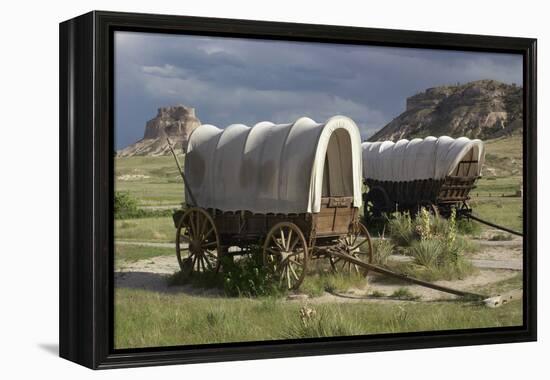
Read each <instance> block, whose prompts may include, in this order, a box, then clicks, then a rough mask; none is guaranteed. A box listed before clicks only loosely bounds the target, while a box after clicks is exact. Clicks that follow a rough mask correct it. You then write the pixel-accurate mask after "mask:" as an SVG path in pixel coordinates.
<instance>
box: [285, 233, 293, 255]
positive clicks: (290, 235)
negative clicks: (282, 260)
mask: <svg viewBox="0 0 550 380" xmlns="http://www.w3.org/2000/svg"><path fill="white" fill-rule="evenodd" d="M291 239H292V230H290V231H288V236H287V239H286V246H285V248H286V250H287V252H288V251H291V249H290V241H291Z"/></svg>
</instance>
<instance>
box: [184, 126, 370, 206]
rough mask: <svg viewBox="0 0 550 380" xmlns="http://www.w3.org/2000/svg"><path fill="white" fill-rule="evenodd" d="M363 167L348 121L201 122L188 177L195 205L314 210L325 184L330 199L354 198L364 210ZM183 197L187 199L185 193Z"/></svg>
mask: <svg viewBox="0 0 550 380" xmlns="http://www.w3.org/2000/svg"><path fill="white" fill-rule="evenodd" d="M361 165H362V162H361V136H360V133H359V130H358V128H357V126H356V125H355V123H354V122H353V120H351V119H349V118H347V117H345V116H334V117H332V118H330V119H329V120H327V121H326V122H325V123H316V122H315V121H313V120H311V119H309V118H305V117H303V118H300V119H298V120H296V122H294V123H291V124H273V123H271V122H261V123H258V124H256V125H254V126H253V127H247V126H246V125H242V124H233V125H230V126H229V127H227V128H225V129H220V128H217V127H215V126H213V125H201V126H200V127H198V128H196V129H195V130H194V131H193V133H192V134H191V136H190V139H189V144H188V148H187V155H186V161H185V176H186V178H187V182H188V187H189V188H190V190H191V191H192V193H193V195H194V197H195V200H196V203H197V206H199V207H204V208H214V209H219V210H222V211H239V210H246V211H251V212H254V213H287V214H288V213H306V212H307V213H315V212H319V210H320V207H321V197H322V194H323V192H324V191H326V188H328V187H330V193H331V195H333V196H337V195H341V196H353V204H354V206H355V207H361V202H362V200H361V173H362V170H361ZM325 167H326V168H327V172H328V173H325V174H326V177H325V181H324V182H323V174H324V171H325ZM329 173H330V175H329ZM186 196H187V199H188V200H190V197H189V192H188V190H187V191H186Z"/></svg>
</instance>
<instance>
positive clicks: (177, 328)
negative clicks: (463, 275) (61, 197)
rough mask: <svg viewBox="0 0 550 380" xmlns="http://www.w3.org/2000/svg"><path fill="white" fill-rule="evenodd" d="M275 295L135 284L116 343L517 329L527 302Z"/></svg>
mask: <svg viewBox="0 0 550 380" xmlns="http://www.w3.org/2000/svg"><path fill="white" fill-rule="evenodd" d="M302 306H303V304H302V303H299V302H288V301H278V300H275V299H273V298H262V299H249V298H233V299H227V298H209V297H197V296H189V295H186V294H183V293H179V294H177V293H176V294H162V293H155V292H150V291H145V290H136V289H117V290H116V292H115V330H114V334H115V347H116V348H137V347H152V346H171V345H182V344H183V345H188V344H208V343H223V342H242V341H258V340H273V339H288V338H307V337H317V336H335V335H358V334H360V335H364V334H377V333H398V332H413V331H430V330H446V329H466V328H481V327H500V326H515V325H521V323H522V305H521V302H518V301H513V302H510V303H509V304H507V305H504V306H502V307H500V308H496V309H490V308H486V307H484V306H479V305H477V304H468V303H462V302H445V303H436V302H433V303H414V304H382V303H341V304H340V303H339V304H319V305H310V307H311V308H314V309H315V310H316V317H314V318H312V320H310V321H309V323H308V324H307V326H310V327H307V326H306V327H304V323H303V322H302V320H301V319H300V308H301V307H302Z"/></svg>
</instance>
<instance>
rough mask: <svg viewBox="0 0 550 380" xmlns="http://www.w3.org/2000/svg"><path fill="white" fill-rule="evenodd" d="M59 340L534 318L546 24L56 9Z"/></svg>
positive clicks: (365, 329) (69, 345) (251, 341)
mask: <svg viewBox="0 0 550 380" xmlns="http://www.w3.org/2000/svg"><path fill="white" fill-rule="evenodd" d="M60 173H61V175H60V355H61V356H62V357H64V358H66V359H69V360H72V361H74V362H77V363H80V364H82V365H85V366H87V367H90V368H114V367H127V366H143V365H160V364H173V363H196V362H208V361H223V360H241V359H257V358H273V357H284V356H298V355H322V354H334V353H350V352H365V351H379V350H398V349H414V348H426V347H443V346H456V345H473V344H490V343H505V342H524V341H532V340H535V339H536V40H534V39H527V38H514V37H498V36H478V35H459V34H443V33H432V32H430V33H428V32H413V31H399V30H381V29H368V28H355V27H353V28H352V27H342V26H326V25H306V24H289V23H274V22H259V21H244V20H226V19H211V18H197V17H185V16H164V15H147V14H133V13H113V12H97V11H95V12H91V13H88V14H85V15H82V16H79V17H77V18H74V19H71V20H68V21H65V22H63V23H61V24H60Z"/></svg>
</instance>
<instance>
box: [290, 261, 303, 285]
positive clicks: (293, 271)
mask: <svg viewBox="0 0 550 380" xmlns="http://www.w3.org/2000/svg"><path fill="white" fill-rule="evenodd" d="M292 265H293V264H292V261H289V262H288V267H289V268H290V271H291V272H292V275H293V276H294V278H295V279H296V280H299V279H300V278H299V277H298V275H297V274H296V271H295V270H294V267H293V266H292Z"/></svg>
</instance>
